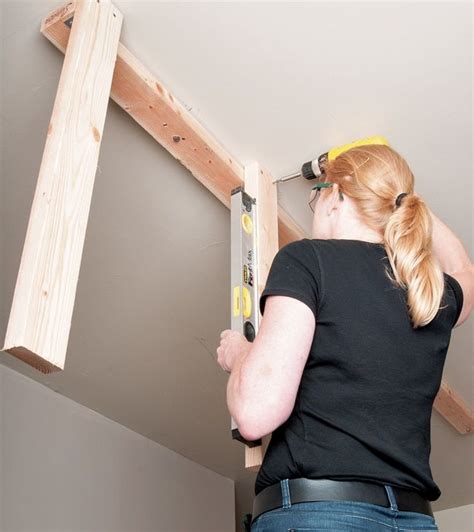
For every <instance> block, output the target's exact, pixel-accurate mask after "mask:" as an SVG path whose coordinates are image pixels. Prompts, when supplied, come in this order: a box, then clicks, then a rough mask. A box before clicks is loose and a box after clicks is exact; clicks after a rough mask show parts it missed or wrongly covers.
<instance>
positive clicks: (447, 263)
mask: <svg viewBox="0 0 474 532" xmlns="http://www.w3.org/2000/svg"><path fill="white" fill-rule="evenodd" d="M425 205H426V204H425ZM426 207H427V208H428V210H429V212H430V215H431V219H432V222H433V233H432V242H433V244H432V245H433V252H434V254H435V256H436V258H437V259H438V261H439V263H440V265H441V268H442V270H443V272H446V273H447V274H449V275H451V277H454V278H455V279H456V281H457V282H458V283H459V284H460V285H461V289H462V291H463V297H464V302H463V306H462V310H461V314H460V315H459V318H458V321H457V323H456V325H455V327H457V326H459V325H461V323H463V322H464V321H466V319H467V318H468V317H469V315H470V314H471V312H472V309H473V307H474V266H473V264H472V262H471V259H470V258H469V255H468V254H467V251H466V249H465V248H464V246H463V244H462V242H461V240H460V239H459V238H458V237H457V236H456V235H455V234H454V233H453V232H452V231H451V229H450V228H449V227H448V226H447V225H446V224H445V223H443V222H442V221H441V220H440V219H439V218H438V217H437V216H436V215H435V214H434V213H433V212H432V211H431V210H430V209H429V207H428V205H426Z"/></svg>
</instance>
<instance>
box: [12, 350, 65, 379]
mask: <svg viewBox="0 0 474 532" xmlns="http://www.w3.org/2000/svg"><path fill="white" fill-rule="evenodd" d="M2 351H5V353H9V354H10V355H13V356H14V357H16V358H19V359H20V360H22V361H23V362H25V363H26V364H28V365H30V366H32V367H33V368H35V369H37V370H38V371H41V373H53V372H55V371H62V370H63V369H64V367H60V366H56V365H55V364H53V363H52V362H50V361H49V360H46V359H44V358H42V357H40V356H39V355H37V354H36V353H33V351H30V350H29V349H28V348H26V347H23V346H14V347H7V346H5V347H3V348H2Z"/></svg>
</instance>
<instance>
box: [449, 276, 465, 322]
mask: <svg viewBox="0 0 474 532" xmlns="http://www.w3.org/2000/svg"><path fill="white" fill-rule="evenodd" d="M445 276H446V279H447V280H448V284H449V286H450V287H451V289H452V290H453V292H454V297H455V299H456V314H455V318H454V322H453V327H454V325H456V323H457V322H458V319H459V316H460V314H461V310H462V306H463V303H464V294H463V292H462V288H461V285H460V284H459V282H458V280H457V279H455V278H454V277H452V276H451V275H449V274H447V273H445Z"/></svg>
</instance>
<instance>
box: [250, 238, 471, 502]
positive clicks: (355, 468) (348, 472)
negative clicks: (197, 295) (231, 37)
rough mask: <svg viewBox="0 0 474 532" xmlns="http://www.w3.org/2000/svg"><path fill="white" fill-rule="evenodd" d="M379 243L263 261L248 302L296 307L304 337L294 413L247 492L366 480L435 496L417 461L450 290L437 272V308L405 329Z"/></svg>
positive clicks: (454, 298) (308, 248) (453, 286)
mask: <svg viewBox="0 0 474 532" xmlns="http://www.w3.org/2000/svg"><path fill="white" fill-rule="evenodd" d="M386 268H387V269H388V271H389V272H390V273H391V276H392V277H394V275H393V271H392V268H391V266H390V262H389V260H388V257H387V254H386V251H385V248H384V246H383V244H378V243H373V242H366V241H362V240H348V239H308V238H304V239H302V240H298V241H295V242H291V243H290V244H287V245H286V246H284V247H282V248H281V249H280V250H279V251H278V253H277V254H276V255H275V257H274V259H273V262H272V265H271V268H270V271H269V275H268V279H267V283H266V286H265V289H264V290H263V292H262V294H261V297H260V311H261V313H262V314H263V313H264V308H265V300H266V297H267V296H269V295H285V296H290V297H294V298H296V299H299V300H300V301H302V302H303V303H305V304H306V305H308V307H309V308H310V309H311V310H312V311H313V313H314V315H315V317H316V330H315V336H314V339H313V343H312V346H311V351H310V353H309V356H308V360H307V363H306V366H305V368H304V371H303V375H302V378H301V382H300V385H299V389H298V393H297V397H296V401H295V406H294V409H293V411H292V413H291V415H290V417H289V418H288V420H287V421H286V422H285V423H283V425H281V426H280V427H278V428H277V429H276V430H275V431H274V432H273V434H272V438H271V440H270V443H269V445H268V449H267V452H266V454H265V457H264V461H263V464H262V466H261V468H260V470H259V472H258V475H257V478H256V482H255V494H256V495H257V494H258V493H259V492H260V491H261V490H262V489H263V488H265V487H267V486H269V485H272V484H275V483H277V482H279V481H280V480H281V479H285V478H301V477H302V478H314V479H317V478H329V479H332V480H367V481H372V482H375V483H379V484H389V485H393V486H398V487H402V488H409V489H414V490H419V491H420V492H421V494H422V495H423V496H424V497H425V498H427V499H428V500H431V501H434V500H436V499H438V498H439V496H440V495H441V491H440V489H439V487H438V486H437V484H436V483H435V482H434V480H433V478H432V475H431V469H430V464H429V455H430V451H431V442H430V420H431V411H432V406H433V401H434V399H435V397H436V394H437V393H438V390H439V388H440V385H441V377H442V372H443V366H444V362H445V359H446V353H447V350H448V346H449V342H450V338H451V330H452V328H453V326H454V325H455V323H456V321H457V319H458V317H459V314H460V312H461V308H462V303H463V294H462V290H461V287H460V285H459V283H458V282H457V281H456V279H454V278H453V277H451V276H450V275H448V274H444V276H445V277H444V278H445V292H444V295H443V300H442V302H441V306H444V305H446V307H445V308H441V309H440V310H439V311H438V314H437V315H436V317H435V318H434V320H433V321H432V322H431V323H429V324H428V325H426V326H424V327H422V328H420V329H413V328H412V326H411V323H410V319H409V315H408V309H407V305H406V290H404V289H402V288H400V287H398V286H396V285H395V284H394V283H393V282H392V281H390V279H389V278H388V276H387V274H386V273H385V269H386Z"/></svg>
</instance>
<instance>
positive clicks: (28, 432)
mask: <svg viewBox="0 0 474 532" xmlns="http://www.w3.org/2000/svg"><path fill="white" fill-rule="evenodd" d="M0 473H1V476H0V479H1V482H2V483H3V485H0V489H1V492H0V493H1V496H0V504H1V505H2V506H0V511H2V510H3V512H2V513H1V518H0V524H1V530H2V531H3V532H13V531H20V530H21V531H28V532H40V531H48V532H55V531H58V532H59V531H60V532H72V531H87V532H92V531H94V532H99V531H100V532H104V531H113V532H118V531H133V532H138V531H144V530H154V531H166V532H172V531H186V532H192V531H206V532H208V531H216V532H217V531H218V532H225V531H231V530H232V531H233V530H234V482H233V481H232V480H230V479H228V478H226V477H223V476H221V475H218V474H217V473H214V472H213V471H211V470H209V469H207V468H205V467H202V466H200V465H198V464H196V463H195V462H192V461H191V460H189V459H187V458H185V457H183V456H181V455H179V454H177V453H175V452H174V451H171V450H169V449H167V448H166V447H163V446H161V445H159V444H157V443H155V442H153V441H151V440H149V439H147V438H145V437H143V436H141V435H139V434H137V433H135V432H133V431H131V430H129V429H127V428H125V427H123V426H122V425H119V424H118V423H115V422H114V421H111V420H109V419H107V418H105V417H103V416H102V415H100V414H97V413H96V412H94V411H92V410H89V409H88V408H85V407H84V406H82V405H79V404H78V403H75V402H74V401H72V400H70V399H68V398H66V397H63V396H62V395H59V394H57V393H55V392H54V391H52V390H50V389H49V388H47V387H45V386H43V385H42V384H39V383H37V382H35V381H33V380H31V379H29V378H27V377H25V376H23V375H20V374H19V373H17V372H15V371H13V370H11V369H9V368H6V367H2V366H0Z"/></svg>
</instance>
